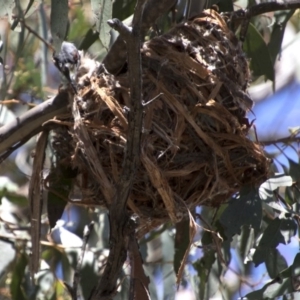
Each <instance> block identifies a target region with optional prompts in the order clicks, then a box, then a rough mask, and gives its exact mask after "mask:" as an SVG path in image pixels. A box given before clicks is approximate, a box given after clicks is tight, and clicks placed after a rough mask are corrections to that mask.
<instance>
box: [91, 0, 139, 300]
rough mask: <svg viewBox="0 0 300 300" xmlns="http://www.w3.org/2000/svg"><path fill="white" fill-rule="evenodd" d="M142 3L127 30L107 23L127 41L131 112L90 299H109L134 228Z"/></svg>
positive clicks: (137, 161) (115, 21)
mask: <svg viewBox="0 0 300 300" xmlns="http://www.w3.org/2000/svg"><path fill="white" fill-rule="evenodd" d="M143 9H144V0H138V1H137V5H136V8H135V13H134V17H133V22H132V29H131V30H130V29H129V28H128V27H126V26H125V25H124V24H122V23H121V22H120V21H118V20H116V19H114V20H112V21H111V22H110V25H112V26H113V27H114V28H115V29H116V30H118V31H119V33H120V35H121V36H122V38H123V39H124V40H125V41H126V45H127V52H128V72H129V78H130V97H131V99H130V104H131V105H130V111H129V113H128V137H127V145H126V148H125V155H124V162H123V169H122V172H121V175H120V178H119V182H118V183H117V184H116V195H115V196H114V199H113V201H112V204H111V207H110V210H109V211H110V213H109V219H110V252H109V256H108V259H107V264H106V266H105V269H104V272H103V275H102V277H101V279H100V281H99V283H98V285H97V287H96V289H95V291H94V292H93V296H92V299H93V300H96V299H112V297H113V295H114V294H115V291H116V282H117V279H118V277H119V275H120V273H121V269H122V266H123V264H124V262H125V260H126V256H127V248H128V242H129V236H130V235H133V234H134V231H135V226H134V224H132V222H130V218H129V215H128V213H127V210H126V206H127V200H128V197H129V194H130V191H131V188H132V183H133V179H134V176H135V173H136V169H137V167H138V165H139V163H140V141H141V132H142V119H143V105H142V69H141V53H140V49H141V40H142V37H141V20H142V14H143Z"/></svg>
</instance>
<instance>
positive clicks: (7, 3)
mask: <svg viewBox="0 0 300 300" xmlns="http://www.w3.org/2000/svg"><path fill="white" fill-rule="evenodd" d="M14 7H15V1H14V0H0V18H3V17H8V21H9V22H10V23H11V21H12V13H13V9H14Z"/></svg>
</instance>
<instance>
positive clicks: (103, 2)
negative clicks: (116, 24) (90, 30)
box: [91, 0, 112, 50]
mask: <svg viewBox="0 0 300 300" xmlns="http://www.w3.org/2000/svg"><path fill="white" fill-rule="evenodd" d="M91 5H92V11H93V15H94V19H95V21H96V30H97V31H98V32H99V38H100V41H101V43H102V45H103V46H104V47H105V48H106V49H107V50H108V47H109V42H110V34H109V32H110V30H111V28H110V26H109V25H108V24H107V21H108V20H109V19H111V17H112V0H91Z"/></svg>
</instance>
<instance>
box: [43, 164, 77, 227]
mask: <svg viewBox="0 0 300 300" xmlns="http://www.w3.org/2000/svg"><path fill="white" fill-rule="evenodd" d="M76 174H77V172H76V170H72V169H71V168H70V169H68V168H66V169H64V168H63V167H62V166H61V167H59V168H54V169H52V170H51V173H50V174H49V176H48V178H47V181H48V182H49V184H48V186H49V188H48V190H49V191H48V200H47V209H48V218H49V223H50V228H53V227H54V226H55V225H56V221H57V220H58V219H60V217H61V215H62V213H63V211H64V209H65V207H66V205H67V199H68V197H69V193H70V191H71V188H72V184H73V180H74V178H75V177H76Z"/></svg>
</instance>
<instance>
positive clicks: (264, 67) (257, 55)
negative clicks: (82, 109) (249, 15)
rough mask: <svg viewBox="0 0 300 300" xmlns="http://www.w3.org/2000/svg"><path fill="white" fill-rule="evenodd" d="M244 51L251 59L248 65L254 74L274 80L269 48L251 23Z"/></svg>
mask: <svg viewBox="0 0 300 300" xmlns="http://www.w3.org/2000/svg"><path fill="white" fill-rule="evenodd" d="M244 51H245V52H246V53H247V56H248V57H249V58H250V59H251V62H250V67H251V69H252V71H253V75H254V76H261V75H264V76H266V78H268V79H270V80H272V81H273V80H274V68H273V64H272V60H271V57H270V53H269V49H268V47H267V45H266V43H265V41H264V39H263V37H262V36H261V34H260V33H259V32H258V31H257V30H256V28H255V27H254V26H253V24H251V23H250V24H249V28H248V31H247V35H246V39H245V42H244Z"/></svg>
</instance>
